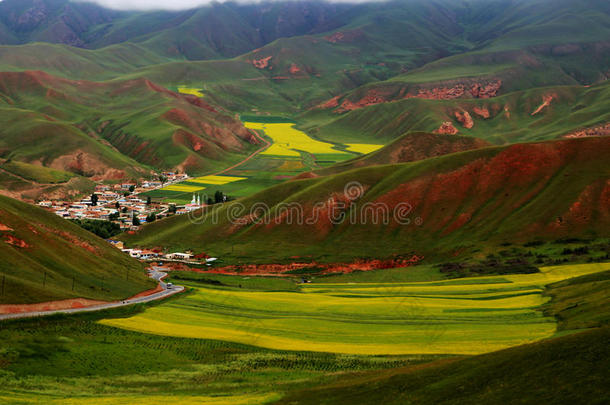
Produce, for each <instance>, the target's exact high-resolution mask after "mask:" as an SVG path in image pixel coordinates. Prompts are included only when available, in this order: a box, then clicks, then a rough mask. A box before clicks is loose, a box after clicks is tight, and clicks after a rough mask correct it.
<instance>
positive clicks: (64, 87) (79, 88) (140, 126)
mask: <svg viewBox="0 0 610 405" xmlns="http://www.w3.org/2000/svg"><path fill="white" fill-rule="evenodd" d="M0 94H2V97H1V98H0V110H1V111H2V119H1V121H2V124H3V125H2V130H1V135H2V136H1V137H0V152H1V154H2V157H3V158H5V159H11V164H10V166H9V167H7V168H5V170H6V171H9V172H11V173H15V167H16V166H17V165H21V166H25V164H24V163H21V162H36V165H37V167H40V166H45V167H50V168H55V169H59V170H61V171H63V172H69V173H72V174H71V176H74V174H77V175H80V176H87V177H96V178H97V179H106V180H112V179H120V178H122V177H136V176H137V177H140V176H142V175H145V174H146V173H147V172H148V171H149V170H150V169H151V168H164V169H171V168H175V167H180V168H182V169H183V170H188V171H190V172H191V173H197V172H203V171H206V170H212V169H215V168H217V167H219V166H220V167H222V166H223V165H226V166H228V165H229V164H230V163H232V162H235V161H236V160H240V159H242V158H243V157H245V156H246V154H247V153H250V152H252V151H254V150H256V147H257V146H256V145H255V144H256V140H254V139H253V138H252V135H251V134H250V133H249V132H248V131H247V130H246V129H245V128H243V126H242V125H241V124H240V123H239V122H238V121H236V120H235V119H234V118H232V117H230V116H229V115H227V114H226V113H221V112H218V111H217V110H216V109H214V108H213V107H212V106H210V105H209V104H207V103H205V102H203V101H202V100H200V99H197V98H195V97H193V96H183V95H179V94H177V93H174V92H171V91H169V90H167V89H165V88H163V87H161V86H157V85H155V84H154V83H151V82H150V81H148V80H144V79H141V80H127V81H116V82H107V83H94V82H85V81H71V80H65V79H59V78H57V77H55V76H51V75H49V74H46V73H42V72H24V73H0ZM5 166H6V164H5ZM31 166H32V165H29V167H31ZM23 171H24V170H18V171H17V172H16V173H15V175H19V174H20V173H22V172H23ZM38 171H39V172H43V171H44V169H38ZM29 172H34V170H29ZM61 173H62V172H60V171H57V170H55V171H51V170H49V171H48V172H47V173H45V176H42V175H41V174H37V175H36V176H28V175H23V177H26V176H27V177H26V178H27V179H28V180H32V181H35V182H37V183H46V182H53V181H54V182H59V181H62V180H63V182H66V181H67V179H68V178H69V176H70V174H68V173H64V174H61ZM49 177H50V178H51V179H49ZM7 188H8V187H7Z"/></svg>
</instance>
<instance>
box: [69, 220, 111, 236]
mask: <svg viewBox="0 0 610 405" xmlns="http://www.w3.org/2000/svg"><path fill="white" fill-rule="evenodd" d="M71 221H72V222H74V223H75V224H76V225H78V226H80V227H81V228H83V229H85V230H87V231H89V232H91V233H94V234H96V235H97V236H99V237H100V238H104V239H108V238H112V237H113V236H115V235H118V234H119V233H121V227H120V226H119V224H116V223H114V222H111V221H98V220H94V219H73V220H71Z"/></svg>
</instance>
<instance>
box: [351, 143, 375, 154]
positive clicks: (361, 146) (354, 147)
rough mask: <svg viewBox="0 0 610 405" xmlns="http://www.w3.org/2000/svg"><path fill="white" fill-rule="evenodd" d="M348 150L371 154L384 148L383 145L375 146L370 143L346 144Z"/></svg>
mask: <svg viewBox="0 0 610 405" xmlns="http://www.w3.org/2000/svg"><path fill="white" fill-rule="evenodd" d="M345 145H346V146H347V150H349V151H351V152H358V153H364V154H367V153H371V152H375V151H376V150H378V149H381V148H383V145H374V144H369V143H346V144H345Z"/></svg>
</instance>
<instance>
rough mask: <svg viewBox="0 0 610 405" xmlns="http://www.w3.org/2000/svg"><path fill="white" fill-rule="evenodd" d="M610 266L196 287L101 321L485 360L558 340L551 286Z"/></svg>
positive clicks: (183, 333) (297, 345)
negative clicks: (281, 286)
mask: <svg viewBox="0 0 610 405" xmlns="http://www.w3.org/2000/svg"><path fill="white" fill-rule="evenodd" d="M608 269H610V264H605V265H604V264H599V265H598V264H595V265H570V266H560V267H551V268H543V269H541V272H540V273H537V274H528V275H507V276H502V277H481V278H472V279H465V280H449V281H435V282H419V283H360V284H350V283H334V284H331V283H321V284H317V283H312V284H306V285H304V286H303V287H302V288H301V290H300V291H299V292H261V291H235V290H226V289H218V288H211V287H197V288H196V291H195V293H194V294H192V295H190V296H189V297H187V298H183V299H180V300H176V301H174V302H172V303H171V304H168V305H163V306H159V307H155V308H154V309H150V310H148V311H146V312H144V313H142V314H139V315H137V316H134V317H131V318H124V319H114V320H104V321H101V323H103V324H105V325H109V326H116V327H120V328H125V329H129V330H134V331H139V332H146V333H155V334H160V335H169V336H178V337H189V338H211V339H218V340H228V341H233V342H239V343H244V344H249V345H255V346H262V347H266V348H271V349H279V350H311V351H320V352H339V353H346V354H478V353H484V352H489V351H494V350H499V349H502V348H505V347H510V346H515V345H519V344H523V343H527V342H531V341H534V340H539V339H542V338H546V337H550V336H552V335H553V334H554V333H555V329H556V324H555V320H554V319H552V318H548V317H545V316H544V315H543V314H542V312H541V311H540V307H541V306H542V305H543V304H544V303H545V302H546V301H547V298H545V297H544V296H543V295H542V291H543V289H544V286H545V285H547V284H549V283H552V282H556V281H561V280H563V279H566V278H571V277H577V276H582V275H585V274H589V273H593V272H599V271H603V270H608ZM404 271H405V272H408V271H409V269H405V270H404Z"/></svg>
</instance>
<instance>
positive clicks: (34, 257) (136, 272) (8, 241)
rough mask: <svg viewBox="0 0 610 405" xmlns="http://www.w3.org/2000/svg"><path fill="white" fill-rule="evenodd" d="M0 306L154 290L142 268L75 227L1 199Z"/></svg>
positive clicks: (102, 297) (92, 297) (34, 208)
mask: <svg viewBox="0 0 610 405" xmlns="http://www.w3.org/2000/svg"><path fill="white" fill-rule="evenodd" d="M0 257H2V264H0V283H1V285H2V286H1V287H0V288H1V290H0V303H3V304H7V303H11V304H26V303H36V302H45V301H51V300H58V299H66V298H76V297H82V298H90V299H103V300H113V299H121V298H126V297H129V296H132V295H134V294H137V293H139V292H141V291H143V290H146V289H148V288H152V287H154V283H153V282H152V281H150V280H149V279H148V278H147V276H146V274H145V272H144V269H143V267H142V265H140V263H138V262H137V261H136V260H134V259H131V258H130V257H129V256H127V255H125V254H124V253H122V252H121V251H119V250H118V249H116V248H114V247H112V246H110V245H109V244H108V243H107V242H105V241H104V240H103V239H101V238H98V237H96V236H94V235H93V234H91V233H89V232H87V231H85V230H84V229H81V228H80V227H79V226H77V225H75V224H71V223H69V222H68V221H66V220H64V219H61V218H59V217H58V216H56V215H55V214H52V213H49V212H47V211H44V210H42V209H40V208H38V207H34V206H31V205H28V204H24V203H22V202H19V201H16V200H13V199H10V198H7V197H0Z"/></svg>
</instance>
